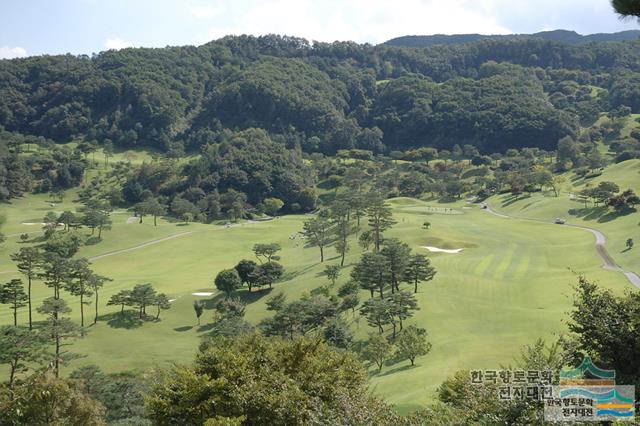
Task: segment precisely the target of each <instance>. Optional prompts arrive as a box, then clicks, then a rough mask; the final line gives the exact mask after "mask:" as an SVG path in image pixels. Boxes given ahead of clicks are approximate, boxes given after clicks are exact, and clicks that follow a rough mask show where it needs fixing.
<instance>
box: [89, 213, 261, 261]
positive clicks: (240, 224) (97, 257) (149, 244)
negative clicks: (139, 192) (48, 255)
mask: <svg viewBox="0 0 640 426" xmlns="http://www.w3.org/2000/svg"><path fill="white" fill-rule="evenodd" d="M258 222H259V221H255V220H247V221H245V222H241V223H234V224H229V225H225V226H216V227H215V228H212V229H203V230H198V231H186V232H180V233H179V234H173V235H168V236H166V237H162V238H158V239H156V240H151V241H147V242H146V243H142V244H138V245H137V246H133V247H129V248H125V249H118V250H113V251H109V252H106V253H104V254H99V255H97V256H93V257H90V258H89V260H90V261H92V262H93V261H94V260H99V259H103V258H105V257H109V256H115V255H117V254H122V253H128V252H131V251H135V250H140V249H143V248H145V247H149V246H152V245H154V244H159V243H162V242H164V241H167V240H172V239H174V238H178V237H184V236H185V235H191V234H194V233H196V232H210V231H220V230H223V229H229V228H236V227H238V226H246V225H251V224H254V223H258Z"/></svg>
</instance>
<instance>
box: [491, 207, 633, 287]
mask: <svg viewBox="0 0 640 426" xmlns="http://www.w3.org/2000/svg"><path fill="white" fill-rule="evenodd" d="M484 205H485V206H486V208H485V209H483V210H484V211H486V212H487V213H489V214H492V215H494V216H498V217H502V218H507V219H520V220H528V221H533V222H542V223H547V224H552V225H554V226H570V227H572V228H578V229H584V230H585V231H589V232H591V233H592V234H593V235H594V236H595V237H596V244H595V247H596V252H598V255H599V256H600V257H601V258H602V260H603V261H604V265H603V266H602V267H603V268H604V269H608V270H610V271H616V272H620V273H622V274H623V275H624V276H625V277H627V279H628V280H629V282H630V283H631V284H633V285H634V286H636V287H637V288H640V276H638V274H636V273H635V272H631V271H625V270H624V269H622V268H621V267H620V266H618V264H617V263H616V261H615V260H614V259H613V257H611V255H610V254H609V252H608V251H607V249H606V248H605V244H606V243H607V239H606V237H605V236H604V234H603V233H602V232H600V231H598V230H597V229H594V228H589V227H588V226H578V225H567V224H565V225H557V224H555V223H553V222H547V221H545V220H541V219H531V218H528V217H519V216H510V215H506V214H502V213H498V212H496V211H494V210H492V209H491V207H490V206H489V205H488V204H486V203H485V204H484Z"/></svg>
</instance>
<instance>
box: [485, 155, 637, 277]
mask: <svg viewBox="0 0 640 426" xmlns="http://www.w3.org/2000/svg"><path fill="white" fill-rule="evenodd" d="M602 181H611V182H615V183H617V184H618V185H619V186H620V188H621V190H625V189H627V188H631V189H633V190H634V191H636V193H638V192H640V160H627V161H624V162H622V163H619V164H614V165H612V166H609V167H607V168H606V169H605V170H604V173H603V174H602V175H601V176H598V177H596V178H594V179H587V180H585V179H579V178H578V179H577V178H576V177H575V176H573V175H572V174H567V180H566V183H565V184H564V187H563V188H562V191H561V194H560V196H559V197H558V198H556V197H555V196H554V194H553V193H551V192H545V193H538V194H534V195H532V196H531V197H527V198H521V199H519V200H517V201H516V200H514V199H513V197H511V196H510V195H500V196H496V197H493V198H491V199H489V200H488V202H489V203H490V204H491V205H492V206H493V207H495V209H496V210H498V211H503V212H505V213H508V214H511V215H515V216H523V217H530V218H535V219H542V220H549V221H551V220H553V218H556V217H562V218H565V219H567V223H570V224H574V225H582V226H589V227H593V228H596V229H598V230H600V231H602V232H603V233H604V234H605V235H606V237H607V250H608V251H609V253H610V254H611V255H612V256H613V258H614V259H615V260H616V262H618V264H620V265H621V266H623V267H624V268H627V269H630V270H632V271H635V272H637V273H640V257H639V256H638V254H637V252H636V251H635V250H629V251H625V241H626V240H627V238H633V239H634V240H635V241H637V242H640V226H638V224H639V222H640V214H638V213H631V214H628V215H624V216H619V217H617V216H616V215H614V214H613V213H612V212H611V211H610V210H607V209H605V208H603V207H600V208H592V206H591V205H589V206H588V209H586V210H582V209H583V208H584V205H583V204H582V203H581V202H579V201H577V200H572V199H570V196H569V194H571V193H577V192H579V191H580V190H582V189H583V188H584V187H585V186H586V185H591V186H592V187H593V186H597V185H598V183H599V182H602ZM580 210H582V211H580Z"/></svg>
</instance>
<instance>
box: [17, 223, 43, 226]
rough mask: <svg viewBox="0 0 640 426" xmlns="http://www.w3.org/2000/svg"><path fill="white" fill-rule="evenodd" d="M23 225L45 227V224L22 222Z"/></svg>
mask: <svg viewBox="0 0 640 426" xmlns="http://www.w3.org/2000/svg"><path fill="white" fill-rule="evenodd" d="M22 224H23V225H27V226H34V225H40V226H44V225H46V223H40V222H22Z"/></svg>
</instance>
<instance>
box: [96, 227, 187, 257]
mask: <svg viewBox="0 0 640 426" xmlns="http://www.w3.org/2000/svg"><path fill="white" fill-rule="evenodd" d="M189 234H193V231H187V232H181V233H179V234H173V235H169V236H168V237H163V238H158V239H157V240H152V241H148V242H146V243H143V244H140V245H137V246H133V247H129V248H126V249H120V250H114V251H110V252H107V253H104V254H100V255H98V256H93V257H90V258H89V260H90V261H94V260H98V259H103V258H105V257H109V256H115V255H116V254H122V253H127V252H130V251H134V250H140V249H141V248H145V247H149V246H152V245H154V244H158V243H161V242H163V241H167V240H172V239H174V238H178V237H184V236H185V235H189Z"/></svg>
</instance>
